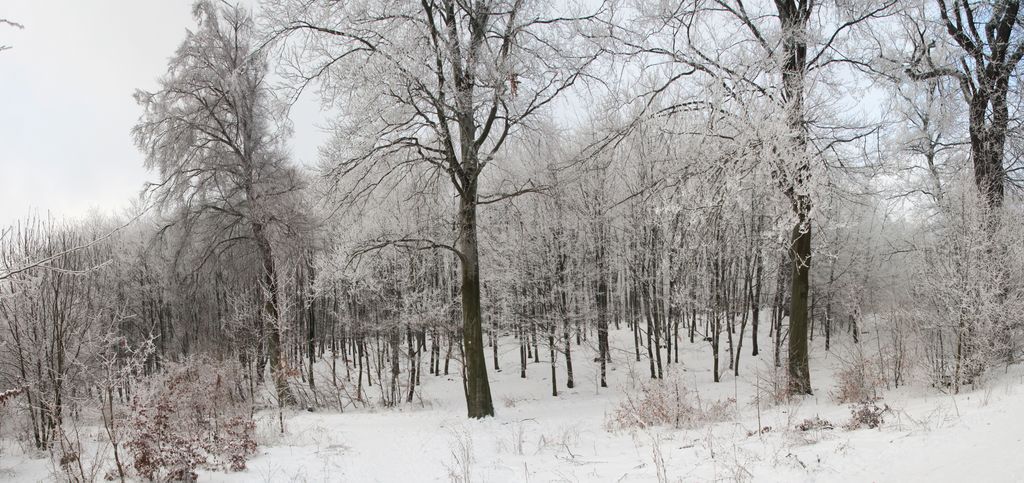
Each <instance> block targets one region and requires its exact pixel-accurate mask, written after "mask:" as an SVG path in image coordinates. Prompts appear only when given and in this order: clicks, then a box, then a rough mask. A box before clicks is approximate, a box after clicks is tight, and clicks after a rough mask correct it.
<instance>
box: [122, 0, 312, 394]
mask: <svg viewBox="0 0 1024 483" xmlns="http://www.w3.org/2000/svg"><path fill="white" fill-rule="evenodd" d="M193 15H194V17H195V20H196V24H197V28H196V30H195V31H189V32H188V33H187V35H186V38H185V41H184V42H182V44H181V46H180V47H179V48H178V50H177V51H176V52H175V54H174V56H172V57H171V59H170V62H169V65H168V71H167V74H165V75H164V76H163V77H162V78H161V79H160V89H159V90H157V91H155V92H145V91H137V92H136V99H137V100H138V102H139V104H140V105H142V107H143V109H144V113H143V115H142V117H141V119H140V120H139V123H138V124H137V125H136V126H135V128H134V129H133V131H132V133H133V135H134V137H135V142H136V144H137V145H138V147H139V149H141V150H142V151H143V152H144V153H145V154H146V166H147V167H148V168H150V169H154V170H156V171H157V172H158V173H159V174H160V177H161V181H160V182H159V183H158V184H157V185H156V186H155V187H154V189H153V193H154V196H155V200H156V201H157V202H158V203H159V204H160V205H161V206H162V207H163V208H164V209H166V210H167V211H169V212H170V215H171V222H172V223H173V224H175V225H178V226H180V227H182V230H184V232H185V233H187V234H189V235H191V236H193V237H196V238H202V239H203V241H204V245H205V247H206V249H205V250H204V252H205V256H202V257H200V260H205V259H207V258H209V257H210V256H214V255H216V254H217V253H220V252H222V251H223V250H226V249H227V248H229V247H235V246H238V245H240V244H241V245H242V246H244V247H246V248H245V249H246V251H247V252H248V253H250V254H251V255H253V256H254V257H255V258H256V260H257V263H258V265H259V266H260V267H262V276H261V281H262V287H263V297H262V298H263V304H262V305H263V307H262V315H263V323H264V329H265V331H264V334H265V337H266V340H265V343H266V345H267V351H268V353H269V358H270V367H271V372H272V374H273V379H274V384H275V387H276V391H277V396H278V398H279V401H280V402H281V403H282V404H287V403H289V402H290V401H291V400H292V396H291V394H290V391H289V389H288V381H287V378H286V375H285V374H286V371H285V367H284V359H283V357H282V347H281V306H280V303H281V302H280V300H279V299H280V294H279V292H280V290H279V279H278V269H277V265H276V261H275V251H274V238H275V235H276V234H280V233H284V232H286V231H287V230H289V229H290V228H292V227H290V226H289V223H290V222H293V221H294V220H295V219H296V218H295V215H294V212H293V210H292V207H293V206H294V205H293V203H292V200H293V199H294V197H295V196H296V193H297V192H298V190H299V189H300V187H301V183H300V179H299V177H298V176H297V174H296V172H295V170H294V169H293V167H292V166H291V165H290V163H289V162H288V159H287V157H286V156H285V154H284V151H283V149H282V143H283V139H284V133H285V132H286V130H285V129H283V127H282V126H280V125H277V124H276V123H275V116H274V113H273V110H272V97H271V92H270V86H269V83H268V81H267V73H268V66H267V61H266V58H265V56H264V55H263V54H262V53H261V52H259V51H257V50H256V49H255V36H254V23H253V19H252V17H251V15H250V14H249V12H247V11H246V10H245V9H243V8H241V7H238V6H229V5H227V4H223V5H222V4H215V3H214V2H212V1H210V0H200V1H197V2H196V3H195V4H194V6H193Z"/></svg>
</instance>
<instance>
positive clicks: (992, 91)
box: [907, 0, 1024, 211]
mask: <svg viewBox="0 0 1024 483" xmlns="http://www.w3.org/2000/svg"><path fill="white" fill-rule="evenodd" d="M935 1H936V7H937V8H938V17H939V22H940V24H941V26H942V28H943V29H944V30H945V31H946V33H947V34H948V35H949V39H951V40H952V42H953V43H954V44H955V46H956V50H957V51H956V52H955V53H954V54H953V55H952V56H951V57H949V58H944V59H943V58H939V59H936V58H934V56H933V52H934V51H935V50H936V49H935V39H931V38H925V36H924V35H923V32H925V30H919V32H921V33H922V35H920V36H919V37H918V38H912V39H911V40H912V41H914V44H915V45H914V47H915V52H914V56H913V59H912V64H911V66H910V67H909V68H908V69H907V72H908V74H909V75H910V76H911V77H913V78H916V79H919V80H927V79H932V78H935V77H939V76H953V77H954V78H956V79H957V80H958V81H959V83H960V90H961V93H962V94H963V98H964V100H965V101H966V103H967V106H968V116H967V120H968V128H969V133H970V143H971V161H972V163H973V165H974V183H975V186H976V187H977V188H978V191H979V192H980V193H981V194H982V196H983V197H984V200H985V202H986V204H987V206H988V208H989V210H992V211H995V210H998V209H999V208H1001V207H1002V205H1003V197H1004V191H1005V187H1004V185H1005V181H1006V170H1005V168H1004V165H1003V156H1004V149H1005V147H1006V137H1007V133H1008V131H1009V126H1010V121H1011V116H1010V102H1009V96H1010V93H1011V85H1012V84H1013V82H1014V73H1015V71H1016V70H1017V66H1018V65H1019V64H1020V62H1021V58H1022V57H1024V39H1021V35H1020V28H1021V25H1022V19H1021V16H1020V2H1019V1H1017V0H984V1H969V0H954V1H953V2H951V3H949V2H946V0H935Z"/></svg>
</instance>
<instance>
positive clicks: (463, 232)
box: [459, 186, 494, 418]
mask: <svg viewBox="0 0 1024 483" xmlns="http://www.w3.org/2000/svg"><path fill="white" fill-rule="evenodd" d="M466 191H467V192H465V193H463V194H462V196H461V197H460V198H459V201H460V202H459V252H460V258H461V262H462V263H461V264H460V265H461V272H462V289H461V290H462V344H463V350H464V351H465V366H464V371H465V378H466V408H467V412H468V414H469V417H471V418H483V417H487V416H494V404H493V403H492V402H491V387H490V384H489V382H488V381H487V360H486V356H485V355H484V340H483V320H482V316H481V310H480V266H479V252H478V248H477V234H476V189H475V186H470V187H467V188H466Z"/></svg>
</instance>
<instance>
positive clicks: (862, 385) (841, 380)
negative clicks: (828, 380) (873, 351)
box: [832, 350, 884, 403]
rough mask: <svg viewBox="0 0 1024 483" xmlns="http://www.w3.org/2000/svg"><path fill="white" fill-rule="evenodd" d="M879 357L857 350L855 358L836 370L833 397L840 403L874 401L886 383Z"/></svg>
mask: <svg viewBox="0 0 1024 483" xmlns="http://www.w3.org/2000/svg"><path fill="white" fill-rule="evenodd" d="M880 374H881V366H880V365H879V362H878V360H877V359H873V358H870V357H867V356H865V355H864V354H863V353H862V352H861V351H859V350H858V351H855V352H854V353H853V358H852V359H851V360H850V361H849V362H847V363H845V364H844V365H843V367H842V368H841V369H839V371H837V372H836V383H837V385H836V389H835V391H833V392H832V398H833V399H835V401H836V402H838V403H861V402H867V401H874V400H875V399H877V398H878V391H879V390H880V389H881V387H882V386H883V384H884V381H882V378H881V375H880Z"/></svg>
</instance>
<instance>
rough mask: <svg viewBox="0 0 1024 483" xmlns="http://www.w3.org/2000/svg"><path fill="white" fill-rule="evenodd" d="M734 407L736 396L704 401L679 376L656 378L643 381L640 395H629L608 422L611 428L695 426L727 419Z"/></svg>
mask: <svg viewBox="0 0 1024 483" xmlns="http://www.w3.org/2000/svg"><path fill="white" fill-rule="evenodd" d="M735 409H736V401H735V400H734V399H731V398H730V399H726V400H723V401H714V402H711V403H707V404H705V403H703V402H702V401H701V400H700V395H699V394H695V393H694V394H691V392H690V391H688V390H687V389H686V388H685V387H683V385H682V383H681V381H679V380H678V379H668V380H654V381H650V382H648V383H647V384H644V385H643V386H642V387H641V389H640V393H639V394H627V395H626V398H625V399H623V400H622V402H620V403H619V405H618V407H616V408H615V410H614V411H613V412H612V414H611V415H610V417H609V419H608V421H607V424H606V425H607V427H608V428H609V429H632V428H640V429H643V428H648V427H651V426H672V427H674V428H684V427H695V426H699V425H702V424H708V423H715V422H720V421H724V420H727V419H728V418H730V417H731V416H732V415H733V413H734V412H735Z"/></svg>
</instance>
